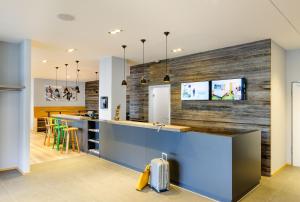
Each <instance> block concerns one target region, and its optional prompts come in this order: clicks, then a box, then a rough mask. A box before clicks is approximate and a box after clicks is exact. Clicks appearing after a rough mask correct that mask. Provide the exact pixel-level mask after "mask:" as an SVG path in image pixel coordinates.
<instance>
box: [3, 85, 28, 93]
mask: <svg viewBox="0 0 300 202" xmlns="http://www.w3.org/2000/svg"><path fill="white" fill-rule="evenodd" d="M24 88H25V87H24V86H12V85H0V92H3V91H21V90H23V89H24Z"/></svg>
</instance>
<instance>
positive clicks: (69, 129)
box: [64, 127, 78, 131]
mask: <svg viewBox="0 0 300 202" xmlns="http://www.w3.org/2000/svg"><path fill="white" fill-rule="evenodd" d="M74 130H78V128H74V127H72V128H65V129H64V131H74Z"/></svg>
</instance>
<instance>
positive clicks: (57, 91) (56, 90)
mask: <svg viewBox="0 0 300 202" xmlns="http://www.w3.org/2000/svg"><path fill="white" fill-rule="evenodd" d="M58 68H59V67H55V69H56V79H55V90H54V92H55V93H56V94H58V93H59V90H58V88H57V71H58Z"/></svg>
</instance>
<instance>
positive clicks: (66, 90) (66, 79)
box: [64, 64, 69, 94]
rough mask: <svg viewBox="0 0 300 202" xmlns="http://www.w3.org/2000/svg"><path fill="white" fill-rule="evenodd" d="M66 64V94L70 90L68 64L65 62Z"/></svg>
mask: <svg viewBox="0 0 300 202" xmlns="http://www.w3.org/2000/svg"><path fill="white" fill-rule="evenodd" d="M65 66H66V87H65V89H64V93H65V94H66V93H68V92H69V90H68V64H65Z"/></svg>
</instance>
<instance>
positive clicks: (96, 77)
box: [95, 72, 99, 94]
mask: <svg viewBox="0 0 300 202" xmlns="http://www.w3.org/2000/svg"><path fill="white" fill-rule="evenodd" d="M95 74H96V81H98V80H99V78H98V72H95ZM95 92H96V94H98V89H96V90H95Z"/></svg>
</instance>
